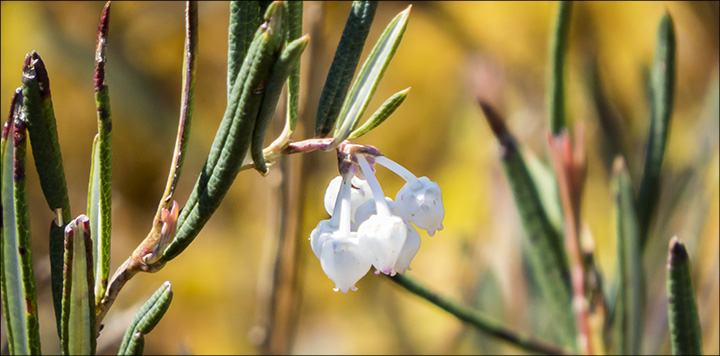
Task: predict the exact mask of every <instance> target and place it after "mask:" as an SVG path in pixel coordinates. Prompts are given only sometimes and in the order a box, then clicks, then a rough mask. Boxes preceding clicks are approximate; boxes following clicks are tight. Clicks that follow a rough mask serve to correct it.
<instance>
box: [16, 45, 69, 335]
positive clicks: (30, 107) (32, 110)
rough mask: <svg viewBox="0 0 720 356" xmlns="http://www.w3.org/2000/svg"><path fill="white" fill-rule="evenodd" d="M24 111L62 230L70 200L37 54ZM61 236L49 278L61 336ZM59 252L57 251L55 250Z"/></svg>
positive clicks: (26, 76)
mask: <svg viewBox="0 0 720 356" xmlns="http://www.w3.org/2000/svg"><path fill="white" fill-rule="evenodd" d="M22 91H23V96H24V98H23V111H24V114H25V117H26V119H27V121H28V124H27V125H28V133H29V136H30V145H31V147H32V152H33V157H34V158H35V169H36V170H37V172H38V176H39V178H40V187H41V188H42V191H43V194H44V195H45V200H46V201H47V203H48V206H49V207H50V209H51V210H52V211H53V212H54V213H55V224H56V225H58V226H59V227H60V228H61V229H64V228H65V224H67V223H68V221H70V219H71V217H72V215H71V214H70V199H69V198H68V193H67V183H66V181H65V170H64V168H63V164H62V155H61V154H60V145H59V143H58V135H57V129H56V122H55V112H54V110H53V104H52V97H51V94H50V80H49V78H48V73H47V70H46V68H45V64H44V63H43V61H42V58H40V55H38V54H37V53H36V52H35V51H32V52H30V53H28V54H27V55H26V56H25V62H24V66H23V74H22ZM62 246H63V237H62V234H57V233H52V230H51V233H50V249H51V250H50V278H51V280H52V285H53V289H52V295H53V305H54V306H55V317H56V321H57V326H58V335H59V333H60V329H59V326H60V318H59V317H60V309H59V307H60V304H61V302H60V300H61V295H62V289H61V288H57V287H59V286H60V285H62V282H61V281H62V274H63V271H62V268H63V259H62V255H63V252H62ZM56 249H57V250H56Z"/></svg>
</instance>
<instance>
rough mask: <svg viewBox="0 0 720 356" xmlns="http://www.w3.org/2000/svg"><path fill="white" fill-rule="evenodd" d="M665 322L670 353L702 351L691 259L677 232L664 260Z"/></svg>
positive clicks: (695, 353) (679, 353) (698, 352)
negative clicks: (667, 324) (665, 267)
mask: <svg viewBox="0 0 720 356" xmlns="http://www.w3.org/2000/svg"><path fill="white" fill-rule="evenodd" d="M667 293H668V322H669V323H670V344H671V345H672V353H673V355H702V331H701V330H700V319H699V317H698V311H697V305H696V302H695V292H694V291H693V284H692V275H691V273H690V259H689V257H688V253H687V250H686V249H685V245H683V243H682V242H680V241H679V240H678V238H677V236H675V237H673V238H672V240H670V247H669V249H668V264H667Z"/></svg>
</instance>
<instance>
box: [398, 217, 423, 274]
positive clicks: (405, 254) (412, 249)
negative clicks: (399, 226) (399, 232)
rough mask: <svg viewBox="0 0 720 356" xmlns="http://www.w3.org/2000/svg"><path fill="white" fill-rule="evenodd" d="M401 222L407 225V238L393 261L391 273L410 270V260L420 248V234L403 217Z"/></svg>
mask: <svg viewBox="0 0 720 356" xmlns="http://www.w3.org/2000/svg"><path fill="white" fill-rule="evenodd" d="M403 222H404V223H405V226H407V238H406V239H405V244H404V245H403V247H402V249H401V250H400V255H399V256H398V259H397V261H396V262H395V266H394V267H393V270H392V275H395V273H400V274H404V273H405V271H407V270H411V269H412V268H410V262H411V261H412V259H413V258H414V257H415V255H416V254H417V253H418V251H419V250H420V234H419V233H418V232H417V230H416V229H415V227H414V226H413V225H412V224H411V223H410V222H409V221H407V220H405V219H403Z"/></svg>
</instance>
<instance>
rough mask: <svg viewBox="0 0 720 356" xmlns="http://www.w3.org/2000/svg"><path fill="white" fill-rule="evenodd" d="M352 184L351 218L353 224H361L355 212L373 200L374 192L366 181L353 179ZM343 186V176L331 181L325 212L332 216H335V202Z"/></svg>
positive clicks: (327, 191) (326, 191) (327, 192)
mask: <svg viewBox="0 0 720 356" xmlns="http://www.w3.org/2000/svg"><path fill="white" fill-rule="evenodd" d="M350 183H351V189H350V208H351V210H350V211H351V212H350V217H351V219H352V220H351V221H352V223H356V224H359V223H360V222H357V221H355V211H356V210H357V208H358V207H359V206H361V205H363V204H364V203H365V202H367V201H371V200H372V199H373V196H372V191H371V190H370V186H369V185H368V184H367V182H366V181H365V180H364V179H360V178H358V177H352V180H351V181H350ZM341 184H342V176H337V177H335V178H333V179H332V180H330V183H329V184H328V187H327V189H326V190H325V198H324V203H325V211H327V213H328V214H329V215H330V216H332V215H333V210H334V209H335V202H336V201H337V197H338V192H339V190H340V185H341Z"/></svg>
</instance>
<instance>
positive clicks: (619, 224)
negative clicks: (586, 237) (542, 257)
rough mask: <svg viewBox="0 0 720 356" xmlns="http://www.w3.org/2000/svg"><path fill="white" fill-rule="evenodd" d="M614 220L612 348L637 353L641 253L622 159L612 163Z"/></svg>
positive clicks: (640, 298)
mask: <svg viewBox="0 0 720 356" xmlns="http://www.w3.org/2000/svg"><path fill="white" fill-rule="evenodd" d="M614 175H615V177H614V188H615V189H614V190H615V209H614V215H615V224H616V228H617V249H618V256H617V259H618V287H617V301H616V302H615V307H614V308H615V310H614V312H615V316H614V324H615V325H614V328H615V332H616V336H615V351H616V353H618V354H626V355H637V354H638V352H639V351H640V345H641V341H642V340H641V337H642V319H643V289H642V286H643V285H642V283H643V281H642V255H641V254H640V240H639V236H638V222H637V216H636V214H635V204H634V201H633V192H632V186H631V183H630V175H629V174H628V171H627V167H626V166H625V160H624V159H622V158H621V157H618V158H617V159H616V160H615V163H614Z"/></svg>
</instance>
